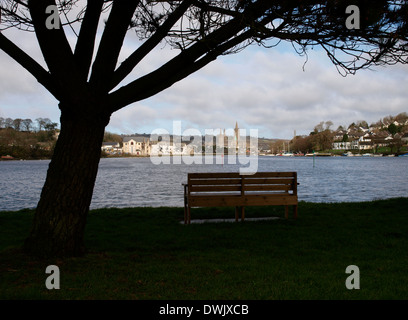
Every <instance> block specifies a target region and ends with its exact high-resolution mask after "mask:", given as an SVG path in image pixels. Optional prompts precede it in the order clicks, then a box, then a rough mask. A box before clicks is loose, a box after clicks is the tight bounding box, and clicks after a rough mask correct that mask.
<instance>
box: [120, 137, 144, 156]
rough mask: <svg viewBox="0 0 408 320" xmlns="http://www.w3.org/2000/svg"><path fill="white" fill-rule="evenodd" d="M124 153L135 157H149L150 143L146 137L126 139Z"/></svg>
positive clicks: (124, 140) (124, 139)
mask: <svg viewBox="0 0 408 320" xmlns="http://www.w3.org/2000/svg"><path fill="white" fill-rule="evenodd" d="M122 149H123V153H124V154H130V155H134V156H149V155H150V141H149V139H148V138H146V137H124V138H123V148H122Z"/></svg>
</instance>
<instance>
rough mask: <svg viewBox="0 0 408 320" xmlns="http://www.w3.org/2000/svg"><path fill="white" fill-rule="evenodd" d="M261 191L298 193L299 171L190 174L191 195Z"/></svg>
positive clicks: (247, 193)
mask: <svg viewBox="0 0 408 320" xmlns="http://www.w3.org/2000/svg"><path fill="white" fill-rule="evenodd" d="M260 192H262V193H268V194H274V193H288V194H289V193H290V194H294V195H297V173H296V172H257V173H255V174H253V175H241V174H239V173H233V172H222V173H189V174H188V194H189V195H198V194H205V193H212V194H213V193H225V194H232V195H249V194H251V193H260Z"/></svg>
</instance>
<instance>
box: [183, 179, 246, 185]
mask: <svg viewBox="0 0 408 320" xmlns="http://www.w3.org/2000/svg"><path fill="white" fill-rule="evenodd" d="M188 182H189V184H190V185H231V184H237V185H238V184H239V185H240V184H241V179H240V178H237V179H206V180H204V179H189V180H188Z"/></svg>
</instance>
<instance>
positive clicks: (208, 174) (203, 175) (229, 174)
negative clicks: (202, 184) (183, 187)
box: [188, 172, 240, 179]
mask: <svg viewBox="0 0 408 320" xmlns="http://www.w3.org/2000/svg"><path fill="white" fill-rule="evenodd" d="M222 177H224V178H240V174H239V173H238V172H218V173H217V172H205V173H189V174H188V178H189V179H190V178H191V179H197V178H199V179H202V178H222Z"/></svg>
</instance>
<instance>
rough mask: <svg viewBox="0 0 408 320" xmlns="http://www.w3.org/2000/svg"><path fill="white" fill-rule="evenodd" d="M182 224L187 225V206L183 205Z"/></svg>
mask: <svg viewBox="0 0 408 320" xmlns="http://www.w3.org/2000/svg"><path fill="white" fill-rule="evenodd" d="M184 224H187V204H186V203H184Z"/></svg>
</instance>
